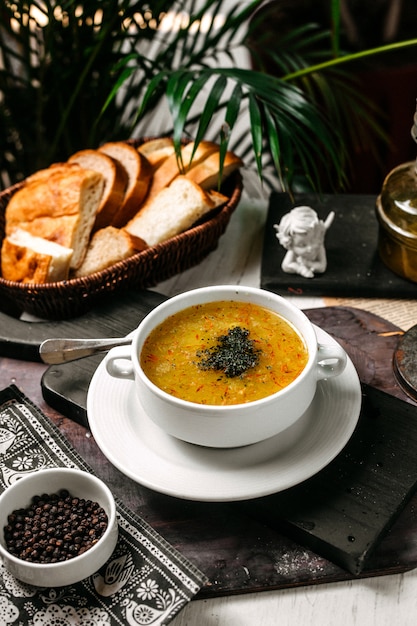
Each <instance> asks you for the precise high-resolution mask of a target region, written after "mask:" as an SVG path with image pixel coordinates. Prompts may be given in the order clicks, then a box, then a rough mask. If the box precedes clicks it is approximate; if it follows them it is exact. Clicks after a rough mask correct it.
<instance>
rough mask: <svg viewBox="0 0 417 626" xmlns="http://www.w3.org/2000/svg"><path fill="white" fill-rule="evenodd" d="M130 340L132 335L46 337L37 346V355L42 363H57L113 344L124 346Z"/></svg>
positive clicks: (72, 359) (103, 350) (89, 354)
mask: <svg viewBox="0 0 417 626" xmlns="http://www.w3.org/2000/svg"><path fill="white" fill-rule="evenodd" d="M131 342H132V337H131V336H129V335H128V336H127V337H119V338H114V339H46V340H45V341H43V342H42V343H41V345H40V346H39V355H40V357H41V359H42V361H43V362H44V363H48V364H49V365H58V364H59V363H68V362H69V361H76V360H77V359H83V358H84V357H86V356H91V355H92V354H97V353H98V352H105V351H106V350H110V348H114V347H115V346H126V345H128V344H129V343H131Z"/></svg>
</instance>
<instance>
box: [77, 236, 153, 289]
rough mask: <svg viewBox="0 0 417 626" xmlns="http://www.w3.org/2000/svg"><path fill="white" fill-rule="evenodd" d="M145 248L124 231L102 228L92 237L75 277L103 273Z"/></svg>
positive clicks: (144, 245)
mask: <svg viewBox="0 0 417 626" xmlns="http://www.w3.org/2000/svg"><path fill="white" fill-rule="evenodd" d="M145 248H146V244H145V242H144V241H142V240H140V239H138V238H137V237H132V236H131V235H129V233H128V232H126V231H124V230H121V229H119V228H115V227H114V226H107V227H106V228H101V229H100V230H98V231H96V232H95V233H94V235H93V236H92V238H91V241H90V244H89V246H88V249H87V254H86V255H85V258H84V261H83V263H82V264H81V266H80V267H79V268H78V269H77V270H76V271H75V272H74V277H75V278H78V277H80V276H88V275H89V274H93V273H94V272H101V271H102V270H105V269H106V268H107V267H110V266H111V265H114V264H115V263H117V262H118V261H123V260H124V259H127V258H129V257H130V256H132V255H133V254H135V253H136V252H138V251H140V250H144V249H145Z"/></svg>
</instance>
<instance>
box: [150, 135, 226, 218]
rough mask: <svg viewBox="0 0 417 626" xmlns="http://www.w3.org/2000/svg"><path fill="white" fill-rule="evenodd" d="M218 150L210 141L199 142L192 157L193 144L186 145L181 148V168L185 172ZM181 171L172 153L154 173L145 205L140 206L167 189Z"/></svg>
mask: <svg viewBox="0 0 417 626" xmlns="http://www.w3.org/2000/svg"><path fill="white" fill-rule="evenodd" d="M218 149H219V146H218V145H217V144H215V143H213V142H211V141H201V142H200V143H199V145H198V147H197V149H196V151H195V153H194V155H193V151H194V143H193V142H191V143H188V144H186V145H185V146H183V147H182V148H181V157H182V166H183V169H184V171H185V172H186V171H187V170H188V169H189V168H190V167H191V166H192V165H195V164H197V163H201V162H202V161H203V160H204V159H205V158H207V157H208V156H209V155H210V154H212V153H213V152H215V151H216V150H218ZM180 175H182V174H181V171H180V169H179V167H178V161H177V155H176V154H175V153H174V154H172V155H171V156H170V157H168V158H167V159H165V161H164V162H163V163H162V165H161V166H160V167H158V169H157V170H156V172H154V175H153V178H152V182H151V184H150V187H149V191H148V195H147V197H146V200H145V203H144V204H143V205H142V208H144V207H145V206H146V205H147V204H148V202H150V201H152V200H153V198H154V197H155V196H156V195H157V194H158V193H159V192H160V191H161V190H162V189H164V188H165V187H168V185H170V184H171V183H172V181H173V180H174V179H175V178H176V177H177V176H180Z"/></svg>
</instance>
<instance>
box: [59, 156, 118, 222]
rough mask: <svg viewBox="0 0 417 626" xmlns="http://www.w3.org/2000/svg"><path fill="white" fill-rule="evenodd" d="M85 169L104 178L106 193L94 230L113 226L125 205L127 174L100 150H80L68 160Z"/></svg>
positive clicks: (99, 208)
mask: <svg viewBox="0 0 417 626" xmlns="http://www.w3.org/2000/svg"><path fill="white" fill-rule="evenodd" d="M68 162H69V163H78V165H80V166H81V167H84V168H85V169H89V170H94V171H95V172H100V173H101V174H102V175H103V178H104V191H103V196H102V198H101V202H100V206H99V207H98V211H97V216H96V220H95V223H94V230H98V229H99V228H103V227H104V226H107V225H108V224H111V223H112V221H113V219H114V216H115V215H116V213H117V212H118V210H119V209H120V207H121V206H122V204H123V200H124V196H125V190H126V185H127V173H126V171H125V169H124V168H123V167H122V166H121V165H120V163H119V162H118V161H116V160H115V159H112V158H111V157H110V156H108V155H107V154H105V153H104V152H99V151H98V150H80V151H79V152H76V153H75V154H73V155H72V156H70V158H69V159H68Z"/></svg>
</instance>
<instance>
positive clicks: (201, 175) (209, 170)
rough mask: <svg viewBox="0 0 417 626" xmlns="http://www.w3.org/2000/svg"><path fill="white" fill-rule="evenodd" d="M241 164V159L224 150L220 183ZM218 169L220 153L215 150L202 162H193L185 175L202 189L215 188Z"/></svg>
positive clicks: (217, 182) (217, 180)
mask: <svg viewBox="0 0 417 626" xmlns="http://www.w3.org/2000/svg"><path fill="white" fill-rule="evenodd" d="M242 166H243V161H242V159H240V158H239V157H238V156H237V155H236V154H234V153H233V152H230V151H229V152H226V155H225V159H224V163H223V170H222V177H221V181H220V183H221V182H223V181H224V180H225V179H226V178H227V177H228V176H230V174H232V172H234V171H235V170H237V169H239V168H240V167H242ZM219 171H220V153H219V151H218V150H217V152H213V153H211V154H209V155H208V156H207V158H206V159H204V160H203V161H202V162H200V163H195V164H193V165H192V166H191V168H190V169H189V171H188V172H187V173H186V176H187V178H189V180H192V181H194V182H195V183H197V185H200V187H202V188H203V189H206V190H207V189H215V188H217V187H218V186H219Z"/></svg>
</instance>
